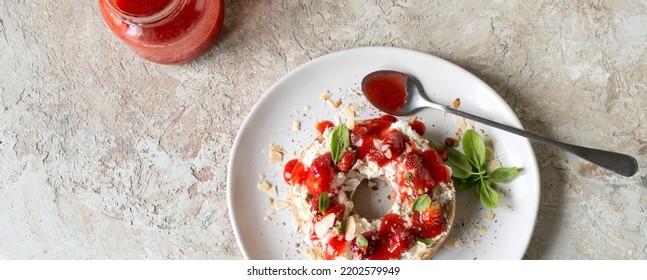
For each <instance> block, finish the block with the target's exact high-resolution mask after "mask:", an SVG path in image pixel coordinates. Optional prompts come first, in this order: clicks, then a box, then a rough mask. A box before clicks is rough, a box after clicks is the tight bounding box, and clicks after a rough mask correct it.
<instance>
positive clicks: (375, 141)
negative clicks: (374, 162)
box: [373, 138, 384, 149]
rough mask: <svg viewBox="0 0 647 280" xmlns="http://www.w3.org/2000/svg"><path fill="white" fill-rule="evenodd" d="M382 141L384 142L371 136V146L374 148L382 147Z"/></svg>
mask: <svg viewBox="0 0 647 280" xmlns="http://www.w3.org/2000/svg"><path fill="white" fill-rule="evenodd" d="M382 143H384V142H383V141H382V140H380V139H376V138H373V146H374V147H375V148H378V149H379V148H380V147H382Z"/></svg>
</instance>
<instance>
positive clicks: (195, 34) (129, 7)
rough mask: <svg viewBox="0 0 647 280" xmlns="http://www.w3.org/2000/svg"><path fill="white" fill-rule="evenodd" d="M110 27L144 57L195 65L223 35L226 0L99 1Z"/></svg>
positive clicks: (155, 60) (171, 62)
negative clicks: (195, 61) (193, 61)
mask: <svg viewBox="0 0 647 280" xmlns="http://www.w3.org/2000/svg"><path fill="white" fill-rule="evenodd" d="M99 8H100V10H101V14H102V15H103V18H104V19H105V21H106V23H107V25H108V27H109V28H110V29H111V30H112V31H113V32H114V33H115V34H116V35H117V37H119V39H121V40H122V41H124V42H125V43H126V44H127V45H128V46H129V47H130V48H131V49H132V50H133V51H134V52H135V53H137V54H138V55H140V56H141V57H143V58H145V59H147V60H150V61H153V62H157V63H163V64H175V63H183V62H187V61H191V60H193V59H195V58H196V57H198V56H200V55H202V54H204V53H205V52H206V51H208V50H209V48H210V47H211V46H212V45H213V43H214V42H215V40H216V39H217V38H218V36H219V35H220V31H221V30H222V25H223V21H224V9H225V8H224V0H99Z"/></svg>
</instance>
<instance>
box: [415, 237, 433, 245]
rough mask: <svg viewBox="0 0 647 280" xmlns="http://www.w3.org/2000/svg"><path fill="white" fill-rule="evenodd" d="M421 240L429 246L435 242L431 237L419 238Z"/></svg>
mask: <svg viewBox="0 0 647 280" xmlns="http://www.w3.org/2000/svg"><path fill="white" fill-rule="evenodd" d="M418 241H419V242H422V243H425V245H427V246H429V245H431V244H434V240H433V239H431V238H418Z"/></svg>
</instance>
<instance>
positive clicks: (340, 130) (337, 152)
mask: <svg viewBox="0 0 647 280" xmlns="http://www.w3.org/2000/svg"><path fill="white" fill-rule="evenodd" d="M348 147H350V131H349V130H348V128H347V127H346V126H345V125H344V124H341V123H340V124H338V125H337V126H336V127H335V130H333V132H332V139H331V140H330V154H331V156H332V161H333V162H334V163H335V164H336V163H337V161H339V160H340V159H341V158H342V156H343V155H344V152H345V151H346V149H348Z"/></svg>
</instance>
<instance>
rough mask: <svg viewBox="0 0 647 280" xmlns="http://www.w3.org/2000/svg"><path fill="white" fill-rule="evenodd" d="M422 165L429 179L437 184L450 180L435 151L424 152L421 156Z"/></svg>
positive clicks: (446, 169)
mask: <svg viewBox="0 0 647 280" xmlns="http://www.w3.org/2000/svg"><path fill="white" fill-rule="evenodd" d="M422 158H423V163H424V166H425V168H426V169H427V170H429V173H430V174H431V178H432V179H433V180H434V181H435V182H437V183H447V182H449V180H450V179H451V175H450V173H449V169H448V168H447V166H445V163H444V162H443V160H442V159H441V157H440V156H439V155H438V153H436V151H435V150H426V151H425V152H424V153H423V155H422Z"/></svg>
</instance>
